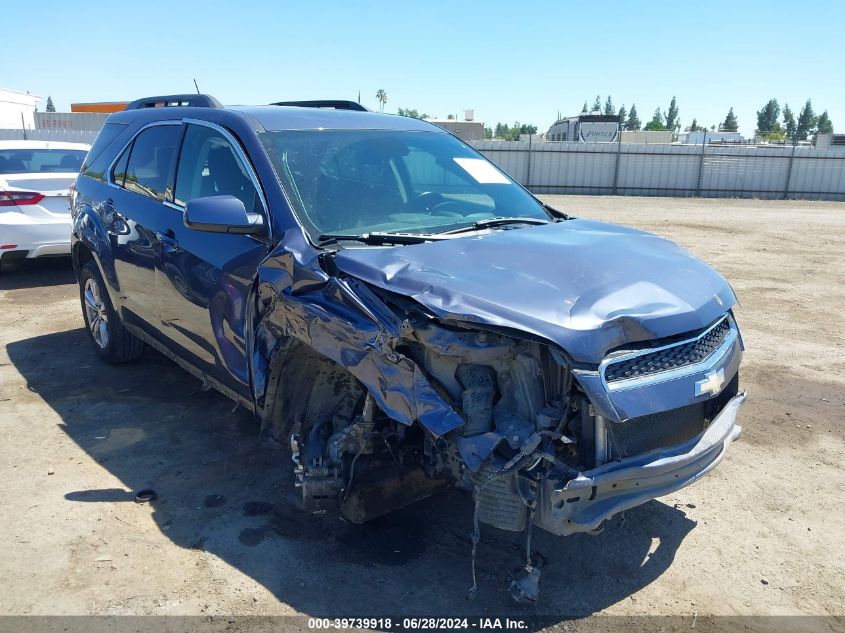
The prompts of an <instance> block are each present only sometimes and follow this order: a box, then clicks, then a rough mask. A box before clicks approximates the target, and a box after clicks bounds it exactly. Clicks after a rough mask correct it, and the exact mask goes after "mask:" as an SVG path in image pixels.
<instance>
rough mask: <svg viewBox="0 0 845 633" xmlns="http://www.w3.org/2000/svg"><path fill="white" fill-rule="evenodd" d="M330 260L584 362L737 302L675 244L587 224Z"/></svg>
mask: <svg viewBox="0 0 845 633" xmlns="http://www.w3.org/2000/svg"><path fill="white" fill-rule="evenodd" d="M336 263H337V266H338V268H339V269H340V270H342V271H344V272H346V273H348V274H350V275H354V276H355V277H358V278H359V279H361V280H363V281H365V282H367V283H370V284H372V285H374V286H377V287H379V288H383V289H385V290H389V291H391V292H395V293H399V294H402V295H405V296H407V297H411V298H413V299H415V300H416V301H418V302H419V303H420V304H422V305H423V306H425V307H426V308H428V309H429V310H431V311H432V312H433V313H434V314H436V315H437V316H439V317H441V318H449V319H456V320H459V321H464V322H476V323H483V324H486V325H492V326H500V327H505V328H512V329H515V330H520V331H523V332H527V333H530V334H533V335H536V336H539V337H541V338H544V339H547V340H549V341H551V342H553V343H556V344H557V345H559V346H560V347H562V348H563V349H564V350H565V351H566V352H567V353H568V354H570V356H571V357H572V358H573V359H574V360H575V361H577V362H580V363H587V364H598V363H599V362H601V360H602V358H603V357H604V356H605V354H606V353H607V351H608V350H611V349H613V348H616V347H618V346H620V345H624V344H626V343H631V342H636V341H645V340H649V339H655V338H663V337H666V336H672V335H676V334H681V333H684V332H690V331H693V330H696V329H699V328H703V327H704V326H706V325H709V324H710V323H712V322H713V321H714V320H715V319H716V318H718V317H719V316H721V315H723V314H724V313H725V312H727V310H728V309H730V308H731V307H732V306H733V304H734V303H735V302H736V297H735V296H734V293H733V291H732V289H731V287H730V286H729V285H728V283H727V281H725V279H724V277H722V276H721V275H720V274H719V273H717V272H716V271H714V270H713V269H712V268H710V266H708V265H707V264H705V263H704V262H702V261H701V260H699V259H696V258H695V257H693V256H692V255H690V254H689V253H688V252H687V251H685V250H684V249H682V248H681V247H679V246H677V245H676V244H674V243H673V242H670V241H669V240H666V239H664V238H661V237H658V236H656V235H652V234H650V233H645V232H643V231H638V230H635V229H630V228H626V227H622V226H616V225H612V224H605V223H602V222H595V221H590V220H577V219H576V220H567V221H564V222H558V223H555V224H548V225H543V226H536V227H527V228H519V229H512V230H497V231H490V232H488V233H485V234H476V235H474V236H466V237H462V238H459V239H449V240H442V241H436V242H427V243H423V244H415V245H411V246H399V247H389V248H351V249H344V250H341V251H339V252H338V253H337V255H336Z"/></svg>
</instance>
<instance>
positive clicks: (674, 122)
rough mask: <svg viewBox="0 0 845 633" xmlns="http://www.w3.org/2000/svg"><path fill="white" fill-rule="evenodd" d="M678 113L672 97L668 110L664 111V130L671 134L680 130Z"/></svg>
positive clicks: (676, 104) (676, 102)
mask: <svg viewBox="0 0 845 633" xmlns="http://www.w3.org/2000/svg"><path fill="white" fill-rule="evenodd" d="M679 115H680V111H679V110H678V101H677V100H676V99H675V97H672V101H670V102H669V109H668V110H667V111H666V129H667V130H672V131H673V132H675V131H677V130H679V129H681V121H680V117H679Z"/></svg>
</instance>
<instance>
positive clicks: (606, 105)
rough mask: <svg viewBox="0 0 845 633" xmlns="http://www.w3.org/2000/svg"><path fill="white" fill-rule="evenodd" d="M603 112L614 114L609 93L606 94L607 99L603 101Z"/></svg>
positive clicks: (614, 109)
mask: <svg viewBox="0 0 845 633" xmlns="http://www.w3.org/2000/svg"><path fill="white" fill-rule="evenodd" d="M604 113H605V114H608V115H611V116H612V115H614V114H616V108H614V107H613V99H611V98H610V95H607V100H606V101H605V102H604Z"/></svg>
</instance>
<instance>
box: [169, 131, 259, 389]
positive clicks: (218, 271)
mask: <svg viewBox="0 0 845 633" xmlns="http://www.w3.org/2000/svg"><path fill="white" fill-rule="evenodd" d="M219 195H232V196H235V197H237V198H239V199H240V200H241V201H242V202H243V203H244V206H245V207H246V210H247V212H249V213H257V214H261V215H262V216H263V217H264V224H265V226H269V225H270V223H269V217H267V210H266V209H267V205H266V203H265V201H264V196H263V193H262V191H261V187H260V184H259V182H258V179H257V177H256V176H255V173H254V171H253V169H252V166H251V164H250V162H249V160H248V159H247V157H246V154H245V153H244V151H243V149H242V147H241V145H240V143H239V142H238V140H237V139H236V138H235V137H234V136H233V135H232V134H231V133H230V132H229V131H227V130H226V129H224V128H222V127H219V126H216V125H214V124H211V123H205V122H199V121H197V122H190V123H188V124H187V126H186V128H185V136H184V140H183V142H182V149H181V154H180V157H179V162H178V167H177V171H176V178H175V190H174V196H173V203H172V204H169V205H168V208H167V211H168V213H169V217H168V223H167V226H166V227H165V230H164V233H165V236H167V237H169V238H170V243H169V244H168V245H163V246H162V249H161V258H160V260H159V262H158V266H159V271H158V274H159V282H160V283H159V287H160V288H161V292H160V300H161V304H160V305H161V312H160V314H159V319H160V329H161V331H162V332H163V333H165V335H166V336H167V338H168V339H169V340H168V344H169V345H170V346H171V347H172V349H173V351H175V352H176V353H177V354H179V355H180V356H182V357H184V358H185V359H186V360H188V361H189V362H191V363H192V364H194V365H196V366H197V367H199V368H200V369H201V370H202V371H204V372H205V373H207V374H208V375H210V376H211V377H212V378H215V379H216V380H217V381H218V382H220V383H221V384H223V385H224V386H225V387H228V388H230V389H232V390H233V391H235V392H236V393H237V394H239V395H241V396H242V397H243V398H245V399H247V400H249V399H250V390H249V374H248V369H247V359H246V342H245V337H244V332H245V320H246V315H247V300H248V297H249V294H250V289H251V287H252V284H253V281H254V280H255V277H256V274H257V270H258V264H259V263H260V262H261V261H262V260H264V258H265V257H267V255H268V253H269V241H268V240H266V239H261V238H255V237H253V236H248V235H239V234H235V233H210V232H203V231H197V230H195V229H190V228H188V227H186V226H185V224H184V210H185V206H186V205H187V203H188V202H190V201H191V200H193V199H195V198H202V197H206V196H219Z"/></svg>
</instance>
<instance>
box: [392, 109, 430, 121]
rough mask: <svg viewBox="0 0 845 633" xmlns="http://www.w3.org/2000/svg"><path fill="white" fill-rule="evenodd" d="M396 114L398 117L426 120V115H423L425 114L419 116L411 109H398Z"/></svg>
mask: <svg viewBox="0 0 845 633" xmlns="http://www.w3.org/2000/svg"><path fill="white" fill-rule="evenodd" d="M396 114H398V115H399V116H406V117H410V118H412V119H427V118H428V115H427V114H425V113H423V114H420V113H419V112H417V110H415V109H412V108H398V109H397V110H396Z"/></svg>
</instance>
